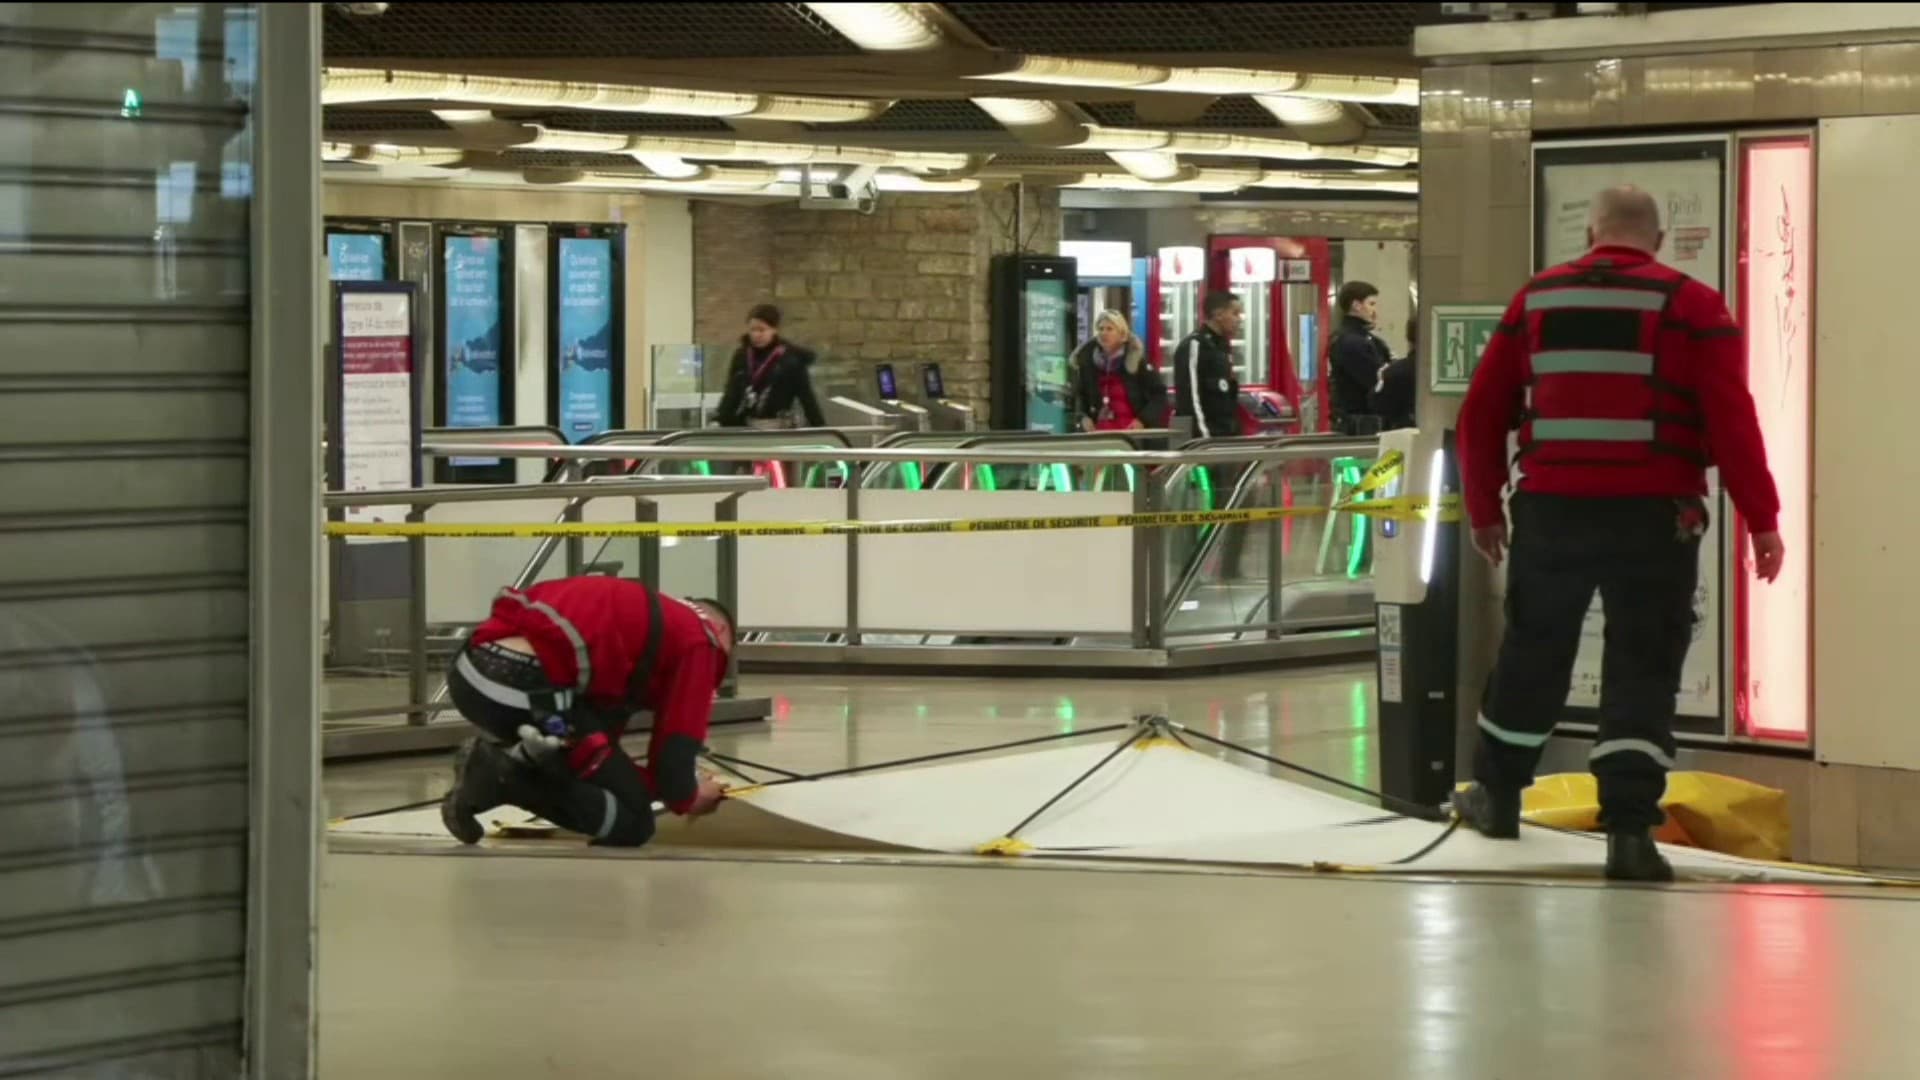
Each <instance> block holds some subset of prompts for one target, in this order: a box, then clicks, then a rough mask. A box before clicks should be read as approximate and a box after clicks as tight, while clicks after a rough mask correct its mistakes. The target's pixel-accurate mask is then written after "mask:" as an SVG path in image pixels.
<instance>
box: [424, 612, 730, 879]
mask: <svg viewBox="0 0 1920 1080" xmlns="http://www.w3.org/2000/svg"><path fill="white" fill-rule="evenodd" d="M733 641H734V629H733V618H732V616H731V614H730V613H729V612H728V611H727V609H726V608H725V607H724V606H722V605H721V604H720V603H719V602H718V601H714V600H679V599H676V598H674V597H671V596H666V595H664V594H661V593H659V592H656V591H655V590H653V589H649V588H647V587H646V586H645V585H641V584H640V583H638V582H634V581H626V580H623V579H621V578H614V577H597V576H596V577H576V578H563V579H561V580H558V581H544V582H541V583H539V584H537V585H534V586H532V587H530V588H527V589H524V590H522V589H504V590H502V591H501V593H500V595H499V597H497V598H496V599H495V600H494V603H493V611H492V614H491V615H490V617H489V618H488V619H487V621H485V622H483V623H481V624H480V626H479V627H478V628H476V629H475V630H474V632H473V635H472V636H471V637H470V638H469V639H468V641H467V644H466V647H465V648H463V649H462V650H461V652H460V654H459V656H457V657H456V658H455V659H454V662H453V667H452V670H451V671H450V672H449V673H448V675H447V689H448V692H449V694H450V695H451V696H452V699H453V704H454V706H455V707H456V708H458V709H459V710H460V715H462V716H464V717H465V718H466V719H467V720H468V722H470V723H472V724H473V725H474V726H476V727H478V728H479V729H480V730H481V731H482V732H484V733H485V734H484V735H481V736H476V737H474V738H471V739H468V740H467V742H466V744H465V745H463V746H462V747H461V748H460V750H459V752H458V754H457V755H456V756H455V758H454V783H453V790H451V791H449V792H448V793H447V795H446V798H445V799H443V800H442V801H441V803H440V816H441V819H442V820H443V821H444V822H445V823H446V826H447V831H448V832H450V833H452V834H453V835H454V836H455V837H456V838H457V839H459V840H460V841H461V842H462V843H466V844H473V843H478V842H479V840H480V838H481V837H482V836H484V835H485V833H486V830H485V828H484V827H482V826H481V824H480V820H479V815H480V814H482V813H484V812H486V811H487V810H490V809H492V808H493V807H495V806H500V805H511V806H517V807H520V808H521V809H523V810H527V811H529V812H531V813H534V814H537V815H539V816H540V817H542V818H544V819H546V820H547V821H550V822H552V823H554V824H555V825H558V826H560V827H561V828H563V829H568V830H571V831H573V832H578V833H582V834H584V835H586V836H588V837H590V838H591V839H592V842H593V843H595V844H603V845H607V846H613V847H638V846H639V845H641V844H644V843H646V842H647V841H648V840H649V839H651V838H652V837H653V803H654V802H655V801H658V802H661V803H663V804H665V805H666V807H667V809H669V810H671V811H673V812H674V813H676V814H682V815H687V816H698V815H701V814H708V813H712V812H713V810H714V808H715V807H716V806H717V805H719V802H720V799H721V797H722V795H723V792H724V789H722V788H721V787H720V785H719V783H718V782H716V781H714V780H713V779H712V778H710V777H705V776H702V775H700V774H699V773H698V772H697V770H696V769H695V767H694V766H695V762H696V761H697V759H698V757H699V754H700V750H701V748H702V746H703V744H704V743H705V741H706V737H707V723H708V721H709V719H710V718H711V716H712V713H713V698H714V693H715V691H716V690H718V689H719V686H720V682H721V680H722V679H723V678H724V677H725V676H726V671H727V656H728V654H729V653H730V652H731V651H732V649H733ZM642 709H647V710H650V711H651V712H652V714H653V734H652V737H651V738H650V739H649V740H648V750H647V759H646V764H645V765H641V764H638V763H636V762H635V761H634V760H633V759H631V758H629V757H628V756H627V755H626V754H625V753H624V752H622V751H621V749H620V737H621V735H622V734H623V733H624V732H625V730H626V726H627V721H628V719H629V718H630V717H632V716H633V714H634V713H636V712H638V711H640V710H642Z"/></svg>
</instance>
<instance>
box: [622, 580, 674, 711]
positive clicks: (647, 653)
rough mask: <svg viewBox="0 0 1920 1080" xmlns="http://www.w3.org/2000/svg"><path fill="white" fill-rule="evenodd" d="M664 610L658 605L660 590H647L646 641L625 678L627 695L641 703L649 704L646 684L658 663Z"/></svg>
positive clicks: (662, 633) (663, 635)
mask: <svg viewBox="0 0 1920 1080" xmlns="http://www.w3.org/2000/svg"><path fill="white" fill-rule="evenodd" d="M665 621H666V619H665V612H664V611H663V610H662V609H661V606H660V592H659V590H657V589H648V590H647V641H646V644H644V645H642V646H641V647H640V659H639V661H638V662H636V663H635V664H634V666H633V676H632V677H631V678H630V679H628V680H627V697H628V698H630V699H632V700H633V701H635V702H638V703H640V704H643V705H651V704H652V702H650V701H648V700H647V684H648V683H650V682H652V681H653V669H654V668H655V667H657V666H658V665H659V663H660V642H661V639H662V638H663V637H665V636H666V627H665V626H663V625H662V624H663V623H664V622H665Z"/></svg>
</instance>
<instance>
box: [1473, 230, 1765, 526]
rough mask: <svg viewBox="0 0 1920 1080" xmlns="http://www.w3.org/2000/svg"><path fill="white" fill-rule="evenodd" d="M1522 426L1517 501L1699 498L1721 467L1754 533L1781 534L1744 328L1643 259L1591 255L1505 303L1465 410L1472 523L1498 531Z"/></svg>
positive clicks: (1682, 279)
mask: <svg viewBox="0 0 1920 1080" xmlns="http://www.w3.org/2000/svg"><path fill="white" fill-rule="evenodd" d="M1516 428H1517V429H1518V432H1519V453H1518V454H1517V456H1516V457H1515V459H1514V461H1515V463H1516V464H1518V466H1519V468H1520V474H1521V475H1520V479H1519V481H1518V484H1517V489H1518V490H1520V491H1530V492H1539V493H1542V494H1555V495H1577V496H1593V497H1610V496H1613V497H1633V496H1687V495H1704V494H1705V493H1706V490H1707V488H1706V470H1707V468H1708V467H1710V466H1713V465H1718V466H1719V468H1720V472H1721V477H1722V480H1723V481H1724V483H1725V485H1726V488H1727V491H1728V493H1729V494H1730V495H1731V496H1732V497H1733V502H1734V505H1735V507H1737V508H1738V509H1739V511H1740V513H1741V515H1742V516H1743V517H1744V518H1745V519H1746V521H1747V525H1748V527H1749V528H1750V529H1752V530H1753V531H1754V532H1772V531H1773V530H1774V529H1775V528H1777V526H1778V518H1779V511H1780V501H1779V497H1778V494H1777V493H1776V492H1775V490H1774V486H1773V477H1772V475H1771V474H1770V473H1769V472H1768V470H1767V457H1766V448H1765V445H1764V444H1763V442H1762V440H1761V437H1760V425H1759V421H1758V419H1757V418H1756V417H1755V415H1754V408H1753V398H1752V396H1751V395H1750V394H1748V392H1747V387H1746V354H1745V351H1744V348H1743V345H1742V338H1741V334H1740V328H1739V327H1738V326H1737V325H1736V324H1735V323H1734V321H1733V316H1732V315H1731V314H1729V313H1728V311H1727V307H1726V303H1725V302H1724V301H1722V300H1721V299H1720V295H1719V294H1718V293H1716V292H1714V291H1713V290H1712V289H1709V288H1707V287H1706V286H1705V285H1702V284H1701V283H1699V282H1698V281H1695V280H1693V279H1692V278H1690V277H1688V276H1687V275H1685V274H1683V273H1681V272H1680V271H1678V270H1675V269H1673V268H1671V267H1668V266H1663V265H1662V264H1660V263H1659V262H1657V261H1655V260H1654V258H1653V256H1652V255H1650V254H1648V253H1647V252H1644V251H1639V250H1637V249H1633V248H1624V247H1600V248H1595V249H1594V250H1593V251H1591V252H1589V253H1588V254H1587V255H1586V256H1584V257H1582V258H1580V259H1577V260H1575V261H1574V262H1571V263H1567V264H1565V265H1562V266H1556V267H1554V268H1552V269H1550V270H1547V271H1545V272H1543V273H1541V274H1540V275H1539V276H1537V277H1535V278H1534V279H1533V280H1532V281H1530V282H1528V283H1527V285H1526V287H1525V288H1523V289H1521V290H1520V292H1519V294H1518V295H1516V296H1515V297H1514V298H1513V302H1512V303H1511V304H1509V305H1508V307H1507V311H1506V315H1505V316H1504V318H1503V319H1502V320H1501V323H1500V328H1499V331H1498V332H1497V333H1495V334H1494V337H1493V341H1492V343H1491V344H1490V345H1488V347H1487V350H1486V353H1485V354H1484V355H1483V356H1482V357H1481V359H1480V366H1479V368H1478V369H1477V370H1476V371H1475V372H1474V376H1473V384H1472V386H1471V387H1470V389H1469V390H1468V392H1467V400H1466V402H1465V403H1464V404H1463V405H1462V407H1461V410H1460V421H1459V436H1460V453H1461V462H1462V467H1463V472H1464V476H1463V480H1464V485H1463V486H1464V487H1465V496H1466V503H1467V512H1468V515H1469V517H1470V518H1471V519H1472V521H1473V524H1474V525H1475V526H1486V525H1491V524H1497V523H1498V522H1499V521H1500V520H1502V519H1501V504H1500V494H1501V490H1502V488H1503V487H1505V486H1506V484H1507V481H1508V479H1509V463H1508V459H1507V434H1508V432H1509V431H1512V430H1514V429H1516Z"/></svg>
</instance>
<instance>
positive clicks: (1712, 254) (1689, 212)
mask: <svg viewBox="0 0 1920 1080" xmlns="http://www.w3.org/2000/svg"><path fill="white" fill-rule="evenodd" d="M1545 149H1546V148H1545V147H1542V150H1545ZM1721 174H1722V165H1721V163H1720V162H1719V161H1714V160H1710V159H1709V160H1695V161H1627V162H1604V163H1591V164H1579V165H1571V164H1569V165H1556V164H1552V163H1545V164H1543V165H1542V166H1541V175H1542V177H1543V179H1544V183H1543V184H1542V185H1541V188H1542V192H1543V194H1544V197H1545V198H1546V206H1544V207H1541V208H1540V209H1539V211H1538V213H1539V219H1538V221H1537V223H1536V225H1537V227H1538V228H1539V229H1540V230H1541V233H1542V237H1543V239H1544V241H1545V244H1544V251H1545V261H1544V262H1543V263H1542V264H1541V266H1540V267H1539V268H1540V269H1543V270H1544V269H1546V268H1547V267H1549V266H1558V265H1559V264H1561V263H1563V262H1569V261H1571V260H1573V259H1577V258H1579V257H1580V256H1581V255H1583V254H1585V252H1586V250H1587V215H1588V213H1589V211H1590V210H1591V209H1592V207H1593V197H1594V196H1595V195H1597V194H1599V193H1600V192H1602V191H1604V190H1606V189H1607V188H1610V187H1617V186H1619V185H1621V184H1632V185H1634V186H1635V187H1639V188H1642V189H1644V190H1646V191H1647V192H1649V193H1651V194H1652V195H1653V197H1654V198H1655V199H1658V200H1659V201H1660V224H1661V225H1662V226H1664V227H1665V229H1666V232H1667V235H1666V241H1665V242H1664V243H1663V244H1662V245H1661V247H1660V261H1661V262H1663V263H1666V264H1667V265H1668V266H1671V267H1673V268H1675V269H1677V270H1680V271H1682V272H1684V273H1686V274H1687V275H1689V276H1690V277H1692V278H1694V279H1695V280H1697V281H1700V282H1703V283H1705V284H1707V285H1711V286H1712V287H1713V288H1714V289H1715V290H1720V291H1724V290H1725V288H1726V270H1725V267H1724V266H1723V265H1722V264H1723V262H1724V260H1725V258H1726V250H1727V237H1726V226H1725V224H1724V223H1725V221H1726V209H1725V206H1724V203H1725V200H1724V199H1723V198H1722V195H1721V183H1722V181H1721Z"/></svg>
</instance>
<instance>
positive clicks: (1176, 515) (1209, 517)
mask: <svg viewBox="0 0 1920 1080" xmlns="http://www.w3.org/2000/svg"><path fill="white" fill-rule="evenodd" d="M1329 513H1340V514H1361V515H1365V516H1367V517H1373V518H1381V519H1385V520H1389V521H1441V522H1453V521H1458V520H1460V497H1459V496H1457V495H1448V496H1446V497H1444V498H1442V499H1441V500H1440V502H1439V504H1438V505H1437V506H1436V505H1435V504H1434V503H1433V502H1432V501H1431V500H1429V499H1428V498H1426V497H1425V496H1411V495H1403V496H1398V497H1395V498H1391V499H1369V500H1367V501H1365V502H1343V503H1340V504H1339V505H1336V506H1332V507H1325V506H1275V507H1254V508H1251V509H1247V510H1162V511H1155V512H1152V513H1145V514H1080V515H1074V516H1067V517H1011V518H965V519H949V518H928V519H922V520H909V521H688V522H678V521H676V522H648V521H634V522H571V521H567V522H546V523H538V524H536V523H527V524H500V525H492V524H488V525H467V524H457V523H454V522H446V523H439V522H418V521H405V522H402V521H329V522H327V527H326V531H327V535H328V536H384V537H415V536H418V537H448V538H451V537H464V538H468V539H481V540H487V539H532V538H539V537H548V536H560V537H578V538H592V539H602V538H607V537H618V536H660V537H667V536H671V537H714V536H906V535H922V534H927V533H1001V532H1046V531H1050V530H1056V529H1170V528H1180V527H1183V526H1196V525H1249V524H1253V523H1255V522H1262V521H1279V520H1281V519H1284V518H1297V517H1313V516H1315V515H1319V514H1329Z"/></svg>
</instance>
